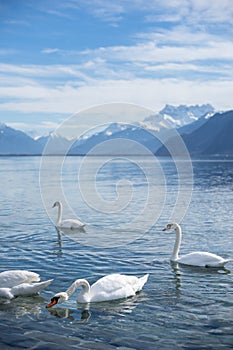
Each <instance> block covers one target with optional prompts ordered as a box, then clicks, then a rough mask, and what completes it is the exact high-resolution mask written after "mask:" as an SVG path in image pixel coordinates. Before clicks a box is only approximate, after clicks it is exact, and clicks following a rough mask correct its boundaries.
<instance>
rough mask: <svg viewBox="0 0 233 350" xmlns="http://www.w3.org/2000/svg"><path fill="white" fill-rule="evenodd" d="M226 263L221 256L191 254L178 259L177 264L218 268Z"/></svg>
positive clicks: (201, 253) (199, 253) (204, 253)
mask: <svg viewBox="0 0 233 350" xmlns="http://www.w3.org/2000/svg"><path fill="white" fill-rule="evenodd" d="M227 261H228V260H225V259H223V258H222V257H221V256H218V255H216V254H212V253H208V252H193V253H190V254H186V255H184V256H182V257H181V258H179V259H178V262H179V263H181V264H186V265H190V266H200V267H206V266H208V267H220V266H224V264H226V263H227Z"/></svg>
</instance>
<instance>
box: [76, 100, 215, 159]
mask: <svg viewBox="0 0 233 350" xmlns="http://www.w3.org/2000/svg"><path fill="white" fill-rule="evenodd" d="M213 111H214V108H213V107H212V106H211V105H209V104H206V105H202V106H199V105H197V106H190V107H188V106H183V105H181V106H178V107H174V106H171V105H166V106H165V108H163V109H162V110H161V111H160V112H159V113H157V114H155V115H151V116H148V117H147V118H145V119H144V120H143V121H142V122H136V123H135V124H134V125H132V124H124V123H112V124H110V125H109V126H108V127H107V128H106V129H104V130H101V131H100V132H96V133H94V134H92V135H91V136H90V137H87V138H82V139H79V140H77V141H76V142H75V144H74V145H73V147H72V149H71V151H70V154H73V155H74V154H79V155H80V154H87V153H88V152H90V150H91V149H93V148H94V147H95V146H96V145H98V144H101V143H103V142H104V141H108V140H113V139H117V138H118V139H125V140H131V141H135V142H137V143H139V144H141V145H143V146H145V147H146V148H147V149H149V150H150V151H151V152H153V153H154V152H156V151H157V149H158V148H159V147H160V146H161V142H160V139H162V140H163V141H164V140H165V139H166V137H169V134H170V131H171V129H174V128H178V127H180V126H183V127H184V125H185V126H186V129H185V131H186V132H187V130H188V128H189V127H190V128H191V129H192V127H191V125H192V124H193V123H192V122H196V123H197V126H196V127H198V125H199V124H198V120H199V119H200V118H206V117H207V116H210V115H212V114H213ZM204 121H205V120H204ZM187 124H188V125H187ZM194 127H195V126H194ZM194 127H193V128H194ZM116 145H117V144H116V143H115V142H114V143H112V146H111V145H110V144H106V149H105V150H104V144H103V147H102V151H101V152H103V153H104V152H105V153H109V154H119V153H120V154H125V153H127V152H129V153H130V154H132V153H134V150H133V149H131V148H132V147H133V144H132V143H131V144H130V143H128V144H127V148H125V147H124V146H123V144H122V143H121V142H118V147H117V146H116ZM134 146H135V144H134ZM109 147H111V149H110V148H109ZM129 148H130V149H129ZM137 151H138V149H137Z"/></svg>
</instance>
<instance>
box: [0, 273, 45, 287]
mask: <svg viewBox="0 0 233 350" xmlns="http://www.w3.org/2000/svg"><path fill="white" fill-rule="evenodd" d="M39 281H40V276H39V275H38V273H35V272H31V271H27V270H9V271H3V272H1V273H0V286H1V288H12V287H14V286H17V285H19V284H21V283H29V282H39Z"/></svg>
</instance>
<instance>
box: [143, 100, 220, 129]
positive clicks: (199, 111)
mask: <svg viewBox="0 0 233 350" xmlns="http://www.w3.org/2000/svg"><path fill="white" fill-rule="evenodd" d="M214 112H215V110H214V108H213V107H212V106H211V105H210V104H204V105H195V106H185V105H180V106H178V107H175V106H171V105H166V106H165V107H164V108H163V109H162V110H161V111H160V112H159V113H157V114H155V115H151V116H148V117H147V118H145V119H144V121H143V124H144V125H146V126H147V127H148V128H155V127H158V121H159V120H160V121H161V122H162V121H164V122H166V123H167V124H168V125H169V126H170V127H171V128H180V127H182V126H184V125H188V124H190V123H193V122H194V121H197V120H198V119H199V118H201V117H204V116H205V117H206V118H208V117H210V116H212V115H213V114H214Z"/></svg>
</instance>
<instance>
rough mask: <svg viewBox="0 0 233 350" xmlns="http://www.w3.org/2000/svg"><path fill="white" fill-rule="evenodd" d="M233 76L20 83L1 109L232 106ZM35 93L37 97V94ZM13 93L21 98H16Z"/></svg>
mask: <svg viewBox="0 0 233 350" xmlns="http://www.w3.org/2000/svg"><path fill="white" fill-rule="evenodd" d="M232 91H233V82H232V80H230V81H227V80H225V81H224V80H223V81H219V80H217V81H212V82H205V81H202V82H200V81H196V82H195V81H187V80H178V79H161V80H154V79H133V80H129V81H126V80H112V81H111V80H108V81H106V80H102V81H101V80H99V81H96V82H95V84H92V85H85V86H82V87H79V88H75V87H72V86H63V87H60V88H59V89H58V88H48V87H47V88H46V87H42V86H41V87H38V90H36V91H33V89H30V88H29V87H25V88H24V87H21V88H18V89H14V90H12V91H11V97H12V100H11V102H5V103H2V104H1V105H0V110H1V111H15V112H16V111H17V112H21V113H45V114H51V113H60V114H62V113H64V114H65V115H68V114H73V113H76V112H78V111H80V110H83V109H86V108H90V107H91V106H93V105H99V104H104V103H113V102H122V103H135V104H138V105H143V106H145V107H147V108H150V109H152V110H155V111H158V110H159V109H161V108H162V107H163V105H164V104H166V103H170V104H175V105H178V104H188V105H189V104H198V103H199V104H201V103H207V102H208V103H211V104H212V105H214V106H215V107H216V108H218V109H229V108H232V102H231V101H232ZM35 96H36V98H35ZM14 97H17V98H19V97H20V98H21V99H22V100H20V99H18V100H14Z"/></svg>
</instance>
